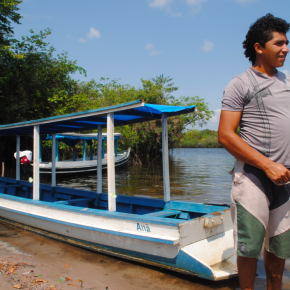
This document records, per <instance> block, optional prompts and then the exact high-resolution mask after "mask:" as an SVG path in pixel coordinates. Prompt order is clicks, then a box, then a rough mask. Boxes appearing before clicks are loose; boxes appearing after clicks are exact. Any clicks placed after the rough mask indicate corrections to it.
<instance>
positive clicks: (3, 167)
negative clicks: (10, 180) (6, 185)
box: [1, 162, 5, 177]
mask: <svg viewBox="0 0 290 290" xmlns="http://www.w3.org/2000/svg"><path fill="white" fill-rule="evenodd" d="M4 169H5V166H4V162H2V174H1V176H2V177H4Z"/></svg>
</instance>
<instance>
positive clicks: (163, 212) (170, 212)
mask: <svg viewBox="0 0 290 290" xmlns="http://www.w3.org/2000/svg"><path fill="white" fill-rule="evenodd" d="M180 213H181V211H180V210H161V211H157V212H151V213H147V214H145V215H150V216H156V217H163V216H170V215H178V214H180Z"/></svg>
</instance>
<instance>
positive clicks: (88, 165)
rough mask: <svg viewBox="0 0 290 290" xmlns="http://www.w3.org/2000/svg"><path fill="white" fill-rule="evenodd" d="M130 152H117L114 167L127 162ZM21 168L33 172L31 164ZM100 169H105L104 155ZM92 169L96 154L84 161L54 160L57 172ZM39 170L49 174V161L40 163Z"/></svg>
mask: <svg viewBox="0 0 290 290" xmlns="http://www.w3.org/2000/svg"><path fill="white" fill-rule="evenodd" d="M130 153H131V149H130V148H129V149H128V150H126V151H122V152H119V153H118V156H117V157H116V158H115V167H117V166H121V165H123V164H125V163H127V162H128V161H129V159H130ZM22 168H23V169H24V171H26V172H33V165H24V166H22ZM102 169H103V170H105V169H107V159H106V155H105V159H102ZM93 171H95V172H96V171H97V156H93V160H89V158H87V160H86V161H82V160H81V159H79V160H77V161H73V160H68V161H59V162H56V173H57V174H71V173H85V172H93ZM39 172H40V173H41V174H51V162H42V163H40V164H39Z"/></svg>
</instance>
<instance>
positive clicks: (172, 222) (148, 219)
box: [0, 193, 228, 227]
mask: <svg viewBox="0 0 290 290" xmlns="http://www.w3.org/2000/svg"><path fill="white" fill-rule="evenodd" d="M1 198H4V199H8V200H12V201H15V202H20V203H26V204H31V205H35V206H41V207H48V208H53V209H59V210H66V211H70V212H76V213H82V214H87V215H98V216H103V217H108V218H116V219H123V220H124V219H125V220H126V219H127V220H131V221H136V222H145V223H154V224H161V225H168V226H175V227H179V226H183V225H185V224H187V223H188V222H190V221H193V220H195V219H196V218H194V219H191V220H178V219H173V218H168V217H155V216H150V215H146V214H142V215H138V214H130V213H123V212H117V211H115V212H112V211H108V210H104V209H94V208H85V207H80V206H71V205H64V204H58V203H55V202H48V201H41V200H33V199H28V198H25V197H19V196H13V195H8V194H5V193H0V199H1ZM132 198H134V197H132ZM143 198H144V199H146V198H145V197H143ZM148 199H152V198H148ZM152 200H154V199H152ZM174 202H175V203H176V202H177V203H179V202H178V201H174ZM180 203H183V202H180ZM191 204H192V203H191ZM198 205H199V204H198ZM213 207H215V206H213ZM217 207H219V206H217ZM84 209H85V210H84ZM227 209H228V208H227V207H224V210H227ZM213 212H220V213H221V214H222V213H223V212H222V211H218V210H214V211H212V212H211V213H207V214H205V215H203V216H202V217H209V216H211V214H212V213H213Z"/></svg>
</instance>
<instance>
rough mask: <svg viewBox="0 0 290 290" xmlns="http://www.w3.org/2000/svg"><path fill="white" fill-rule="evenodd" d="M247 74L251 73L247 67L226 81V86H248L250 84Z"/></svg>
mask: <svg viewBox="0 0 290 290" xmlns="http://www.w3.org/2000/svg"><path fill="white" fill-rule="evenodd" d="M249 74H251V72H250V69H247V70H245V71H243V72H242V73H240V74H239V75H237V76H234V77H233V79H232V80H231V81H230V82H229V83H228V85H227V87H226V89H227V88H244V89H246V88H248V87H249V86H250V84H251V81H250V78H249Z"/></svg>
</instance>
